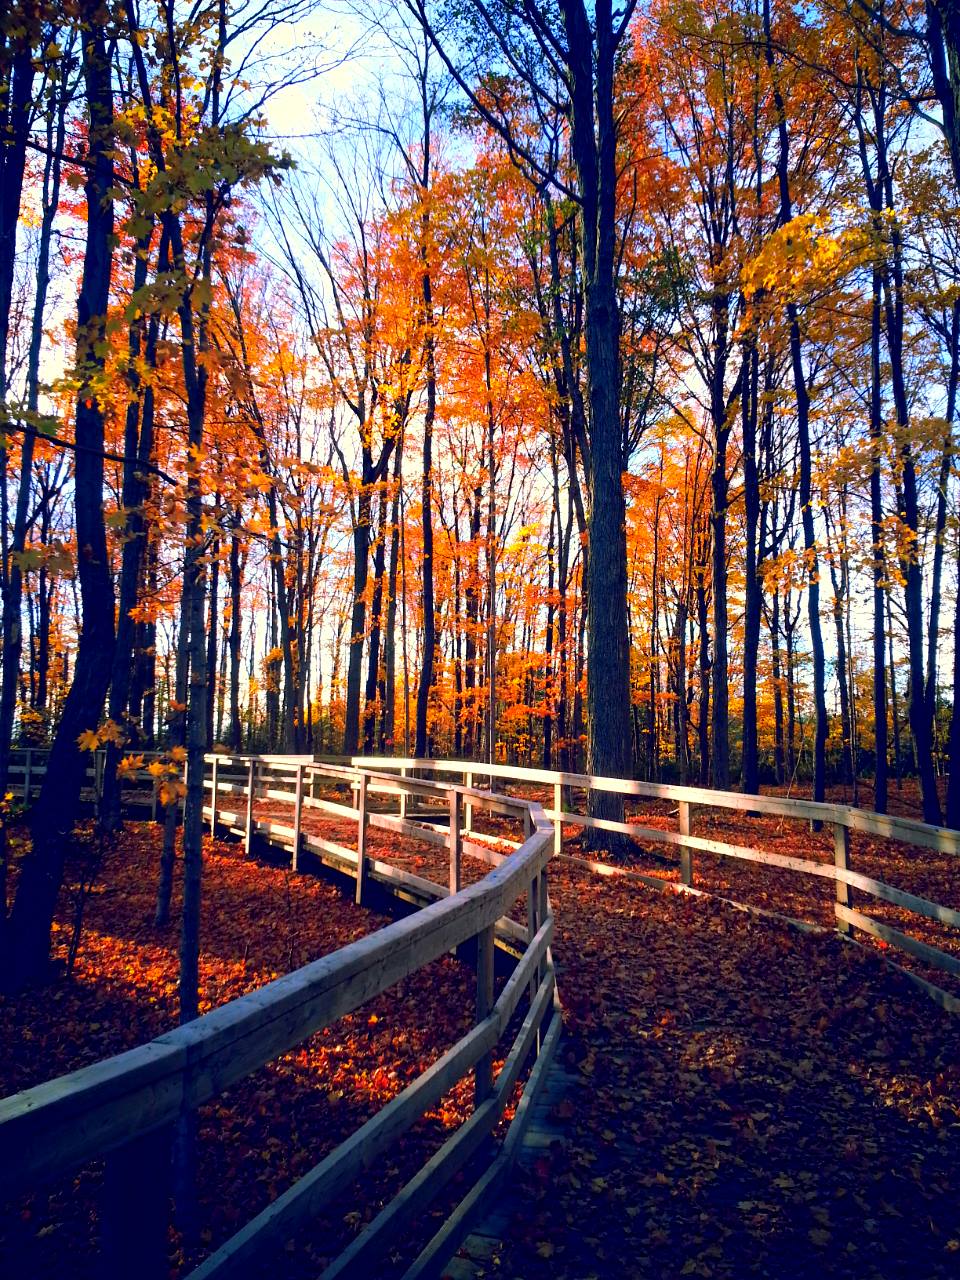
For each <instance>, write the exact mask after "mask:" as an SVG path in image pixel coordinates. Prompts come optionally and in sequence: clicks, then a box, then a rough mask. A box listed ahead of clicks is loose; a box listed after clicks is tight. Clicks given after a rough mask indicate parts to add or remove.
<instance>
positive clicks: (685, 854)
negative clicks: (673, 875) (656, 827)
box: [680, 800, 693, 885]
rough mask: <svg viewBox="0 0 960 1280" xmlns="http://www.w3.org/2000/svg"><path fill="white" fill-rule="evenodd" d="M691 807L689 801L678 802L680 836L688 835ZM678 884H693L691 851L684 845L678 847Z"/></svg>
mask: <svg viewBox="0 0 960 1280" xmlns="http://www.w3.org/2000/svg"><path fill="white" fill-rule="evenodd" d="M690 819H691V805H690V802H689V800H681V801H680V834H681V835H682V836H688V835H690ZM680 883H681V884H689V885H692V884H693V850H692V849H690V848H688V847H687V846H686V845H685V844H682V845H681V846H680Z"/></svg>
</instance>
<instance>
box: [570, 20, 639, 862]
mask: <svg viewBox="0 0 960 1280" xmlns="http://www.w3.org/2000/svg"><path fill="white" fill-rule="evenodd" d="M560 9H561V12H562V14H563V18H564V23H565V27H566V35H567V48H568V50H569V70H570V103H571V112H570V140H571V152H572V156H573V162H574V166H575V168H576V171H577V177H578V180H579V190H580V199H581V204H580V227H581V240H582V251H583V262H584V277H585V285H586V311H585V336H586V350H587V385H588V398H589V402H590V476H589V478H590V491H591V503H590V514H589V520H588V541H587V576H588V579H589V586H588V595H587V632H588V639H587V643H588V649H589V660H588V665H587V734H588V770H589V772H590V773H591V774H594V775H597V776H605V777H614V778H629V777H631V775H632V772H633V769H632V759H631V740H630V705H631V687H630V652H629V641H628V625H627V543H626V509H625V505H624V496H623V480H622V472H623V433H622V430H621V425H620V404H619V394H620V318H619V311H618V303H617V289H616V274H617V252H616V239H617V225H616V187H617V161H616V144H617V127H616V121H615V117H614V105H613V101H614V92H613V80H614V64H615V58H616V39H615V35H614V31H613V17H612V12H611V4H610V2H609V0H598V3H597V4H596V6H595V8H594V27H595V40H596V73H594V57H593V45H594V35H593V34H592V33H591V30H590V21H589V19H588V16H587V12H586V8H585V6H584V4H583V0H560ZM589 809H590V816H591V817H593V818H596V819H600V820H604V821H609V822H623V814H624V809H623V798H622V797H621V796H619V795H617V794H615V793H613V792H606V791H591V792H590V795H589ZM623 843H624V840H623V837H622V836H614V835H613V833H611V832H609V831H601V830H597V829H596V828H592V829H590V830H589V831H588V836H587V844H588V846H589V847H590V848H593V849H608V850H612V849H616V848H619V847H621V846H622V845H623Z"/></svg>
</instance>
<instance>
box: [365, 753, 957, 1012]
mask: <svg viewBox="0 0 960 1280" xmlns="http://www.w3.org/2000/svg"><path fill="white" fill-rule="evenodd" d="M353 764H354V765H356V766H358V767H362V768H364V769H370V770H378V771H381V772H386V771H398V772H399V774H400V776H401V777H404V776H406V775H407V774H408V773H410V772H411V771H414V770H415V771H417V772H418V773H421V774H422V773H425V772H426V773H430V774H431V775H432V776H437V777H439V776H444V775H445V776H448V777H453V778H462V779H464V781H465V782H466V783H467V785H468V786H469V785H472V783H473V781H474V780H475V779H477V778H481V779H487V780H489V784H490V786H491V787H493V786H495V785H498V786H499V787H500V788H501V790H502V789H504V788H505V787H506V786H507V785H508V784H513V785H514V786H516V785H522V786H524V787H526V788H527V789H528V790H529V789H538V788H544V787H546V788H548V789H550V790H551V791H552V797H553V804H552V806H551V807H548V808H545V809H544V813H545V816H546V817H547V818H548V819H549V820H550V821H551V822H552V823H553V828H554V841H553V851H554V856H555V857H560V858H563V859H565V860H567V859H570V860H572V861H576V862H580V863H582V864H585V865H588V866H589V867H590V868H591V869H592V870H594V871H596V872H598V873H600V874H602V875H626V876H629V877H630V878H633V879H637V880H639V881H641V882H643V883H644V884H647V885H649V886H651V887H652V888H655V889H659V890H663V891H667V892H669V891H675V892H680V893H684V892H686V893H691V892H693V893H699V892H707V891H706V890H698V889H696V888H695V886H694V864H695V855H696V854H697V853H704V854H712V855H716V856H718V857H720V858H730V859H734V860H736V861H739V862H746V863H753V864H759V865H762V866H767V867H771V868H778V869H780V870H782V871H790V872H795V873H798V874H800V875H804V876H810V877H815V878H816V879H817V880H820V881H824V880H826V881H833V882H834V884H835V886H836V888H835V901H834V904H833V913H834V917H835V921H836V928H837V931H838V933H839V934H840V935H841V936H842V937H844V938H847V939H849V940H851V941H858V939H857V937H856V934H857V932H860V933H865V934H868V935H870V936H871V937H872V938H874V939H876V940H879V941H880V942H881V943H884V944H886V945H887V947H889V948H891V949H893V950H895V951H899V952H901V953H905V954H907V955H909V956H912V957H914V958H915V959H917V960H919V961H921V962H922V963H923V964H925V965H929V966H930V967H931V968H932V969H936V970H939V971H940V972H943V973H948V974H951V975H952V976H954V977H960V955H957V954H951V952H950V951H945V950H943V949H942V948H941V947H938V946H933V945H931V944H930V943H929V942H924V941H922V940H921V939H919V938H915V937H912V936H911V935H910V934H909V933H905V932H904V931H903V930H902V929H897V928H894V927H893V926H891V925H890V924H887V923H885V922H884V921H882V920H877V919H876V918H874V917H873V916H871V915H869V914H867V912H866V911H863V910H860V909H857V908H854V906H853V901H852V900H853V891H857V892H859V893H862V894H865V895H867V896H868V897H871V898H874V899H880V900H882V901H884V902H886V903H890V904H892V905H893V906H894V907H897V908H900V909H901V910H902V911H904V912H907V913H910V914H912V915H914V916H920V917H922V918H924V919H926V920H931V921H935V922H936V923H937V924H938V925H942V926H946V927H947V928H952V929H960V911H958V910H956V909H955V908H953V907H950V906H945V905H943V904H941V903H939V902H935V901H933V900H931V899H930V898H928V897H924V896H922V895H920V894H916V893H910V892H907V891H906V890H904V889H899V888H896V887H895V886H893V885H890V884H887V883H886V882H885V881H884V880H881V879H878V878H876V877H874V876H870V875H866V874H864V873H862V872H860V871H855V870H853V868H852V867H851V865H850V863H851V835H852V834H853V833H859V834H861V835H864V836H868V837H873V838H876V839H881V840H892V841H896V842H898V843H899V844H901V845H905V846H910V847H916V848H921V849H927V850H932V851H936V852H938V853H942V854H947V855H949V856H950V857H951V858H955V857H960V831H954V830H952V829H950V828H947V827H935V826H930V825H928V824H927V823H924V822H918V821H916V820H915V819H912V818H904V817H899V816H893V815H884V814H878V813H872V812H869V811H867V810H863V809H857V808H854V807H853V806H852V805H845V804H827V803H814V802H812V801H809V800H794V799H789V798H786V797H782V796H752V795H743V794H741V793H740V792H732V791H714V790H712V789H710V788H705V787H686V786H675V785H672V784H666V783H653V782H638V781H626V780H624V779H621V778H605V777H596V776H591V775H589V774H580V773H563V772H559V771H557V770H552V769H526V768H520V767H515V766H512V765H498V764H492V765H490V764H483V765H479V764H477V763H476V762H474V761H461V760H415V759H412V758H409V759H397V758H390V757H379V756H376V757H361V756H357V757H354V759H353ZM591 790H592V791H606V792H613V793H615V794H618V795H621V796H623V797H624V798H625V799H646V800H655V801H667V802H669V803H670V804H675V805H676V808H677V814H676V817H677V829H676V830H664V829H663V828H661V827H652V826H645V825H642V824H641V823H638V822H624V823H621V822H614V821H611V820H609V819H605V818H594V817H591V816H589V815H588V814H585V813H579V812H577V811H576V810H574V809H573V808H572V807H571V806H570V804H569V803H567V804H565V793H566V794H567V796H568V797H569V795H570V793H572V792H581V793H583V794H584V797H585V796H586V794H587V793H588V792H590V791H591ZM701 809H706V810H709V809H719V810H726V811H732V812H735V813H741V814H745V815H747V814H749V815H760V816H768V817H775V818H781V819H787V820H791V821H794V822H802V823H810V824H822V825H823V826H824V827H826V828H830V829H831V831H832V834H833V863H832V865H831V864H830V863H825V862H817V861H815V860H814V859H812V858H799V857H793V856H789V855H786V854H780V853H774V852H768V851H765V850H762V849H757V848H751V847H747V846H744V845H739V844H732V843H729V842H727V841H723V840H716V839H709V838H706V837H703V836H697V835H695V834H694V821H695V815H696V813H697V811H698V810H701ZM468 825H469V824H468ZM565 826H574V827H578V828H581V829H583V828H589V827H594V828H600V829H602V830H605V831H613V832H618V833H621V834H624V835H629V836H632V837H633V838H634V839H636V840H640V841H642V842H645V843H646V842H649V843H651V844H661V845H666V846H668V847H669V848H672V849H675V850H676V851H677V855H678V868H679V873H680V879H679V883H677V882H673V881H666V880H663V879H660V878H658V877H655V876H649V875H643V874H642V873H639V872H636V871H629V870H625V869H623V868H620V867H616V866H614V865H612V864H610V863H600V862H593V861H589V860H588V859H586V858H580V857H574V856H573V855H569V854H564V852H563V831H564V827H565ZM957 871H958V872H960V864H958V867H957ZM717 896H719V895H717ZM724 900H725V901H727V902H731V899H729V898H725V899H724ZM732 905H734V906H738V907H746V909H748V910H753V911H758V913H759V914H761V915H762V914H768V915H771V914H772V915H777V914H778V913H776V912H767V911H763V910H762V909H758V908H756V907H752V906H750V905H749V904H745V903H742V902H737V901H735V900H733V901H732ZM781 918H783V917H782V916H781ZM788 919H789V922H790V923H791V924H798V925H800V926H801V927H803V926H804V924H805V922H804V921H801V920H795V919H792V918H789V917H788ZM898 967H899V966H898ZM904 972H905V973H906V975H907V977H908V978H910V980H911V981H913V982H915V983H917V984H918V985H919V986H920V987H921V988H922V989H923V990H924V991H925V992H926V993H927V994H928V995H929V996H931V998H932V999H934V1000H935V1001H936V1002H937V1003H938V1004H939V1005H941V1006H942V1007H943V1008H945V1009H946V1010H948V1011H949V1012H952V1013H957V1012H960V999H958V998H957V997H956V996H954V995H951V994H950V993H949V992H947V991H944V990H943V989H942V988H941V987H939V986H938V985H937V984H935V983H932V982H929V981H927V980H926V979H924V978H922V977H921V976H919V975H918V974H915V973H913V972H911V971H910V970H904Z"/></svg>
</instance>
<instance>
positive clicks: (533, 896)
mask: <svg viewBox="0 0 960 1280" xmlns="http://www.w3.org/2000/svg"><path fill="white" fill-rule="evenodd" d="M540 924H541V921H540V877H539V876H538V875H536V876H534V877H533V879H532V880H531V881H530V883H529V885H528V886H527V946H530V944H531V943H532V942H533V940H534V938H535V937H536V936H537V930H538V929H539V927H540ZM539 985H540V966H539V965H537V967H536V968H535V969H534V971H533V973H532V974H531V975H530V984H529V986H528V988H527V994H528V996H529V998H530V1003H531V1004H533V1001H534V997H535V996H536V994H537V987H539ZM538 1043H539V1037H538Z"/></svg>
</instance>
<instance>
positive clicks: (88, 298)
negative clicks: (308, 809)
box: [0, 0, 960, 976]
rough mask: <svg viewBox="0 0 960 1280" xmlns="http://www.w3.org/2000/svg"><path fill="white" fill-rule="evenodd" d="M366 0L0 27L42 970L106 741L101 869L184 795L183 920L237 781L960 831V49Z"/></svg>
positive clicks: (11, 404) (833, 9)
mask: <svg viewBox="0 0 960 1280" xmlns="http://www.w3.org/2000/svg"><path fill="white" fill-rule="evenodd" d="M362 8H363V11H362V12H361V9H360V8H357V9H354V10H351V9H348V8H342V9H341V10H339V11H338V10H337V9H336V7H334V6H330V7H323V8H321V7H320V6H318V5H314V4H312V3H310V0H253V2H252V3H246V4H235V5H231V4H228V3H227V0H211V2H210V3H201V2H198V3H193V4H186V3H182V2H181V0H149V2H144V3H137V2H136V0H121V2H118V3H109V4H105V3H99V2H94V0H61V2H60V3H57V4H51V3H42V2H41V0H30V2H27V0H23V2H20V0H16V2H15V3H13V4H12V5H10V6H8V8H7V10H6V13H5V16H4V17H3V19H2V24H0V33H2V35H0V107H2V112H0V133H2V139H3V147H2V150H0V164H2V171H0V370H2V375H0V376H2V384H0V399H2V402H3V405H4V423H3V430H2V432H0V467H2V474H0V498H2V513H0V516H2V518H0V525H2V537H3V548H2V558H0V563H2V575H3V577H2V589H3V635H2V645H3V647H2V656H3V666H2V689H0V794H3V792H5V791H6V780H7V771H8V768H9V759H10V749H11V746H12V745H14V744H33V745H52V755H51V772H50V773H48V779H50V781H49V783H48V785H49V788H50V792H49V796H48V800H49V801H50V802H49V803H46V804H45V803H43V799H41V803H40V804H39V805H38V806H37V807H36V811H35V814H34V818H33V853H32V854H31V857H30V858H29V859H28V860H27V861H26V862H25V863H24V868H23V871H22V874H21V876H20V879H19V884H18V892H17V898H16V903H15V904H14V905H13V906H12V908H11V910H10V912H9V916H8V914H7V912H6V911H5V912H4V928H5V931H6V938H7V942H8V943H9V944H10V945H11V946H12V947H13V953H14V954H15V955H16V956H17V957H18V959H17V962H16V964H17V966H18V967H19V969H20V971H21V973H22V974H23V975H24V976H27V975H29V974H31V973H36V971H37V969H38V967H41V966H42V964H43V963H44V961H45V957H46V946H47V940H48V932H49V919H50V918H51V914H52V910H53V900H54V898H55V890H56V887H57V886H58V885H59V878H60V876H61V875H62V867H63V857H64V853H63V847H64V838H65V834H66V833H68V832H69V830H70V829H71V827H72V825H73V822H74V820H75V817H76V812H77V802H78V797H79V792H80V782H81V774H82V771H83V768H84V766H85V761H86V756H85V754H84V753H85V752H86V751H89V749H90V748H92V747H94V746H97V745H106V746H107V748H108V757H107V766H106V773H105V800H104V810H103V815H102V816H103V818H104V821H105V822H106V824H107V825H108V826H109V825H110V824H111V822H112V823H113V824H114V825H115V824H116V822H117V821H118V820H119V798H118V797H119V792H118V788H117V784H116V779H117V777H118V775H119V776H122V773H123V771H124V770H125V769H129V768H135V767H137V765H138V764H139V763H142V759H141V757H139V756H138V752H140V751H143V750H144V749H147V748H154V747H160V748H162V749H163V750H164V751H165V752H166V756H165V759H164V760H162V761H161V762H159V763H158V764H156V765H155V766H154V767H155V768H156V769H158V770H160V771H162V772H163V776H164V780H165V786H166V794H167V796H168V798H170V799H173V798H179V796H180V794H181V793H182V792H184V791H185V793H186V796H185V798H186V810H185V816H184V848H185V853H186V857H187V866H188V867H192V868H193V870H192V872H191V873H190V875H188V889H187V905H186V914H187V917H188V918H189V917H190V915H191V912H194V911H196V910H198V909H199V907H198V904H199V876H200V871H199V822H200V808H201V803H202V793H201V783H200V769H199V767H198V766H199V761H200V760H201V758H202V754H203V752H204V750H206V749H208V748H209V747H211V746H213V745H215V744H223V745H224V746H226V747H228V748H230V749H231V750H281V751H312V752H316V753H344V754H348V755H349V754H353V753H355V752H357V751H363V752H367V753H369V752H393V753H403V754H416V755H419V756H424V755H444V754H453V755H456V756H461V757H468V758H478V759H483V758H486V757H488V756H489V755H490V754H491V753H492V754H493V755H495V756H496V758H498V759H501V760H507V761H510V762H516V763H520V764H527V763H534V764H539V763H542V764H543V765H545V766H547V767H557V768H562V769H589V770H590V771H591V772H594V773H598V774H601V773H607V774H613V775H621V776H631V775H633V774H635V775H637V776H641V777H644V778H651V779H662V780H667V781H697V782H700V783H702V784H710V785H714V786H718V787H730V786H732V785H739V786H741V787H742V788H743V789H744V790H746V791H748V792H750V791H756V790H757V789H758V788H759V786H760V785H761V783H765V784H773V783H776V784H779V785H781V786H792V787H794V788H795V789H796V790H798V791H808V792H812V794H813V795H814V797H817V798H819V797H822V796H823V795H824V794H825V788H826V786H827V784H828V783H831V784H842V786H843V788H844V792H845V794H847V795H849V796H851V797H852V798H854V799H856V798H857V794H858V790H857V789H858V783H860V782H863V781H869V793H868V798H869V802H870V804H871V806H872V807H874V808H876V809H878V810H880V811H884V810H885V809H886V805H887V796H888V788H889V786H890V785H891V781H892V779H894V778H896V779H897V780H898V781H899V779H900V778H901V776H903V775H905V774H911V775H916V776H917V777H918V779H919V785H920V788H921V794H922V802H923V813H924V817H925V818H926V819H927V821H932V822H940V821H942V820H944V819H946V821H948V822H949V823H950V824H951V825H955V826H956V825H960V768H954V769H953V771H952V772H951V771H950V770H949V762H950V761H951V760H953V761H957V762H960V714H957V713H956V709H957V708H958V707H960V643H958V639H960V606H958V592H957V575H958V565H960V524H958V520H957V492H958V491H957V478H956V473H955V461H956V459H955V453H954V447H955V446H954V425H953V424H954V418H955V416H956V409H957V403H956V402H957V391H958V382H960V287H958V284H960V257H958V252H957V247H958V231H960V223H958V219H957V196H958V180H960V135H958V131H957V121H956V115H955V106H954V103H955V101H956V95H957V94H958V93H960V61H958V59H960V42H958V38H957V30H958V28H960V21H958V20H957V19H956V17H955V16H954V14H953V10H952V8H950V7H949V6H945V5H943V4H935V3H929V4H925V5H921V4H917V3H907V4H901V3H890V4H886V3H882V4H880V5H873V4H867V3H865V2H864V0H850V2H849V3H848V2H847V0H837V2H836V3H818V4H816V5H813V6H810V5H803V6H800V5H793V6H790V5H787V4H782V3H777V2H775V0H733V2H732V3H727V4H712V3H704V2H703V0H687V2H684V3H680V2H679V0H650V2H649V3H646V4H644V5H634V4H632V3H628V4H626V6H613V5H611V4H610V3H609V2H606V3H604V2H601V3H597V4H595V5H591V6H588V7H585V6H584V5H583V3H582V0H557V3H556V4H555V5H553V4H545V5H541V4H537V3H535V0H499V2H498V3H495V4H489V5H487V4H483V3H481V2H480V0H472V2H471V3H469V4H465V5H453V6H450V5H443V4H439V5H433V4H428V3H426V0H407V3H403V4H402V3H397V4H394V5H385V6H383V7H382V9H380V10H379V11H376V12H374V11H372V10H368V9H367V7H366V6H363V7H362ZM318 15H322V20H320V22H319V26H320V28H321V29H323V30H324V31H326V32H328V33H334V34H335V33H337V32H340V33H341V34H340V36H339V37H338V38H337V40H334V39H333V38H332V36H331V38H330V39H329V40H328V42H327V48H326V49H324V48H323V47H321V44H320V43H316V42H315V41H314V38H313V36H311V37H310V38H309V39H308V38H305V37H304V36H303V35H302V33H303V32H304V31H311V32H312V31H315V30H316V24H317V22H318ZM343 32H346V33H347V35H346V37H344V36H343ZM338 41H339V43H338ZM345 43H346V44H347V45H348V46H349V47H347V48H344V44H345ZM364 57H366V58H367V60H368V61H369V60H370V58H373V59H374V61H377V62H378V63H380V64H382V67H383V71H382V76H381V79H380V83H379V85H377V84H376V83H365V82H363V78H362V77H360V76H358V77H357V79H358V83H365V87H364V88H363V90H362V91H361V90H360V89H358V90H357V91H356V92H355V93H349V94H348V93H345V92H338V93H337V95H336V99H335V106H334V107H333V108H327V109H325V110H324V111H321V112H319V113H318V116H317V118H316V119H315V120H312V121H307V123H306V127H305V125H304V119H303V113H302V109H301V110H300V112H299V113H297V114H295V115H290V113H289V111H288V118H290V119H292V120H294V122H295V123H294V125H292V126H291V128H290V129H289V130H284V129H281V128H279V127H278V125H277V121H279V120H283V119H284V118H285V115H284V111H285V108H284V106H283V104H284V102H285V101H289V100H290V99H289V95H290V93H291V91H296V90H297V89H298V87H299V90H300V94H299V97H298V98H297V101H298V102H302V101H303V96H304V92H305V90H304V86H310V85H312V84H314V83H317V82H322V81H323V79H324V77H329V76H332V75H336V76H337V77H338V83H340V82H341V81H344V80H346V81H349V78H350V74H349V73H350V67H351V64H352V62H353V60H354V59H361V60H362V59H363V58H364ZM367 79H368V80H369V77H368V78H367ZM285 95H287V97H286V98H285ZM287 133H289V135H291V136H290V137H287V136H284V135H285V134H287ZM278 134H279V135H281V136H279V137H278V136H276V135H278ZM74 302H76V306H74ZM185 760H189V762H190V767H188V769H187V770H186V783H185V784H184V783H183V782H181V781H180V779H181V774H182V768H183V763H184V761H185ZM944 781H946V787H945V788H944V785H943V784H944ZM54 797H55V802H54ZM944 797H945V805H946V807H945V808H944ZM591 803H592V808H591V812H594V813H595V814H597V815H599V816H606V817H612V818H616V817H617V816H618V806H620V810H619V813H620V816H621V817H622V802H621V801H620V800H618V799H617V798H616V797H608V796H604V795H603V794H602V793H599V794H595V796H594V797H593V798H592V802H591ZM170 809H171V814H173V815H175V806H173V805H171V806H170ZM168 825H170V826H171V832H172V831H174V830H175V826H176V818H175V816H173V817H172V819H171V823H170V824H168ZM172 838H173V837H172V835H171V840H172ZM596 838H597V840H599V841H603V840H605V839H606V836H605V833H602V832H599V833H597V836H596ZM606 842H607V843H609V842H610V841H609V840H608V839H607V840H606ZM194 845H195V857H194V858H193V861H192V862H191V854H190V849H191V848H193V847H194ZM171 849H172V844H171ZM3 866H4V868H6V853H5V851H4V854H3ZM191 875H192V877H193V878H192V879H191ZM191 886H192V887H191ZM3 891H4V902H6V898H7V890H6V880H5V878H4V886H3ZM191 894H193V895H194V896H193V897H191ZM38 920H39V921H41V922H42V921H44V920H46V922H47V923H46V926H45V927H41V928H38V927H37V922H38Z"/></svg>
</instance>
